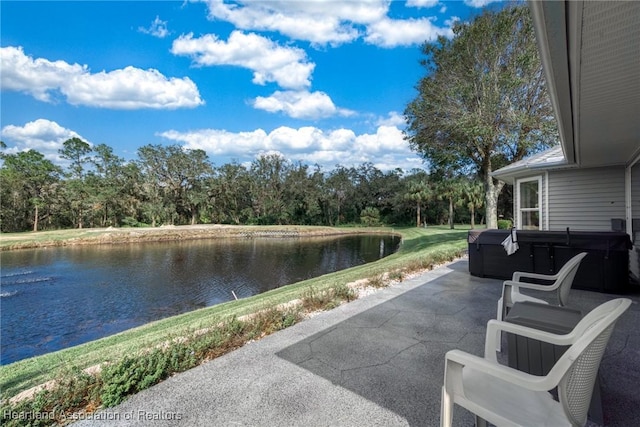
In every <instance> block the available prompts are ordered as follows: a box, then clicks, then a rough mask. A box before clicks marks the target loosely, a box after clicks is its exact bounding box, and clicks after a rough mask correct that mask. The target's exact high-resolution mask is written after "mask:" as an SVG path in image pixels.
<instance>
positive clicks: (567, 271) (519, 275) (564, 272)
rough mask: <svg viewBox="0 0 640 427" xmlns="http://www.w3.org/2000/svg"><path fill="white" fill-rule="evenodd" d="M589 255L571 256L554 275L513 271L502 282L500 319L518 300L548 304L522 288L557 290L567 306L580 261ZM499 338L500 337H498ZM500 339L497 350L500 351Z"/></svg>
mask: <svg viewBox="0 0 640 427" xmlns="http://www.w3.org/2000/svg"><path fill="white" fill-rule="evenodd" d="M585 256H587V253H586V252H581V253H579V254H578V255H576V256H574V257H573V258H571V259H570V260H569V261H567V262H566V263H565V265H563V266H562V268H561V269H560V270H559V271H558V272H557V273H556V274H553V275H548V274H537V273H526V272H521V271H516V272H515V273H513V277H512V278H511V280H506V281H505V282H504V283H503V284H502V296H501V297H500V299H499V300H498V315H497V319H498V320H504V318H505V316H506V315H507V313H508V311H509V309H510V308H511V307H513V304H515V303H517V302H523V301H530V302H536V303H539V304H548V302H547V301H545V300H543V299H540V298H535V297H532V296H531V295H527V294H523V293H521V292H520V290H521V289H530V290H535V291H545V292H553V291H555V292H556V296H557V298H558V305H560V306H565V305H567V302H568V301H569V292H570V291H571V285H572V284H573V279H574V278H575V277H576V273H577V272H578V267H580V262H581V261H582V259H583V258H584V257H585ZM523 279H537V280H545V281H547V282H553V283H551V284H549V285H540V284H536V283H528V282H523V281H522V280H523ZM498 338H499V337H498ZM500 346H501V343H500V339H498V342H497V347H496V350H497V351H500Z"/></svg>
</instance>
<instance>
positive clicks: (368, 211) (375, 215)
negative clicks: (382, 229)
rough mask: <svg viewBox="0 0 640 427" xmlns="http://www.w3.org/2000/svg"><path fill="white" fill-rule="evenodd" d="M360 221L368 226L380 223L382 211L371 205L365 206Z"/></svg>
mask: <svg viewBox="0 0 640 427" xmlns="http://www.w3.org/2000/svg"><path fill="white" fill-rule="evenodd" d="M360 222H361V223H362V224H363V225H365V226H367V227H373V226H376V225H380V211H379V210H378V209H376V208H371V207H369V208H364V209H363V210H362V212H360Z"/></svg>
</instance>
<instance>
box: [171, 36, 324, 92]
mask: <svg viewBox="0 0 640 427" xmlns="http://www.w3.org/2000/svg"><path fill="white" fill-rule="evenodd" d="M171 52H172V53H173V54H174V55H187V56H190V57H191V58H193V60H194V61H195V63H196V64H198V65H234V66H238V67H243V68H248V69H250V70H251V71H253V82H254V83H256V84H260V85H264V84H266V83H268V82H275V83H277V84H278V85H280V86H281V87H283V88H287V89H302V88H306V87H309V86H310V85H311V73H312V72H313V69H314V68H315V64H314V63H312V62H309V61H308V60H307V54H306V52H305V51H304V50H302V49H299V48H295V47H285V46H280V45H278V44H277V43H275V42H273V41H271V40H269V39H268V38H265V37H262V36H259V35H257V34H254V33H250V34H244V33H242V32H240V31H234V32H232V33H231V35H230V36H229V39H228V41H226V42H225V41H223V40H219V39H218V37H217V36H216V35H215V34H206V35H204V36H202V37H199V38H194V37H193V34H192V33H191V34H187V35H183V36H180V37H179V38H177V39H176V40H174V42H173V46H172V48H171Z"/></svg>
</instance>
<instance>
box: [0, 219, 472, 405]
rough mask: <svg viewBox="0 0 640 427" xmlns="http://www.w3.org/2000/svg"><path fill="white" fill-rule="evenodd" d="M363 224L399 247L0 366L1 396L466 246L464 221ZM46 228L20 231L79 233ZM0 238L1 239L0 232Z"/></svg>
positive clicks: (424, 264) (60, 235)
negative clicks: (390, 236) (453, 224)
mask: <svg viewBox="0 0 640 427" xmlns="http://www.w3.org/2000/svg"><path fill="white" fill-rule="evenodd" d="M264 229H268V230H277V229H278V228H277V227H264V228H253V229H252V230H264ZM280 229H284V227H280ZM322 230H325V231H326V232H327V234H330V232H331V231H332V230H335V229H330V228H324V229H323V228H321V227H314V232H317V233H321V232H322ZM339 230H341V232H342V233H345V232H348V233H357V232H361V231H363V230H365V229H357V228H355V229H346V228H345V229H339ZM366 230H367V231H369V232H381V233H397V234H400V235H401V236H402V244H401V246H400V249H399V250H398V252H396V253H395V254H393V255H390V256H388V257H386V258H383V259H381V260H378V261H376V262H373V263H369V264H365V265H361V266H357V267H352V268H349V269H347V270H342V271H339V272H335V273H331V274H327V275H324V276H320V277H316V278H313V279H308V280H305V281H302V282H298V283H295V284H291V285H288V286H283V287H281V288H278V289H274V290H271V291H269V292H266V293H263V294H259V295H255V296H252V297H249V298H244V299H240V300H237V301H231V302H227V303H223V304H219V305H216V306H213V307H207V308H203V309H200V310H196V311H192V312H189V313H185V314H181V315H178V316H174V317H170V318H166V319H162V320H158V321H155V322H152V323H149V324H147V325H144V326H140V327H137V328H134V329H130V330H127V331H124V332H121V333H118V334H115V335H112V336H109V337H105V338H102V339H99V340H96V341H92V342H89V343H85V344H81V345H78V346H75V347H71V348H67V349H64V350H60V351H57V352H54V353H49V354H45V355H42V356H37V357H33V358H30V359H26V360H21V361H18V362H15V363H12V364H9V365H5V366H0V390H1V391H2V397H3V398H7V397H11V396H14V395H16V394H17V393H19V392H21V391H23V390H26V389H29V388H31V387H33V386H36V385H39V384H42V383H44V382H46V381H49V380H51V379H54V378H56V377H58V376H59V374H60V372H62V371H64V370H67V371H68V370H70V369H84V368H87V367H90V366H94V365H98V364H101V363H104V362H107V361H117V360H119V359H121V358H122V357H124V356H125V355H131V354H136V353H139V352H140V351H141V350H142V349H148V348H153V347H154V346H158V345H159V344H161V343H165V342H167V341H169V340H171V339H173V338H176V337H181V336H185V335H189V334H190V333H193V332H194V331H197V330H200V329H203V328H209V327H212V326H215V325H218V324H219V323H220V322H222V321H226V320H228V319H230V318H233V317H240V316H243V315H247V314H252V313H256V312H258V311H260V310H265V309H268V308H270V307H273V306H275V305H278V304H281V303H286V302H289V301H293V300H296V299H299V298H301V297H302V296H303V295H304V294H305V292H309V289H313V290H316V291H322V290H326V289H331V288H333V287H335V286H339V285H344V284H347V283H351V282H354V281H356V280H359V279H366V278H369V279H371V278H374V277H377V276H380V275H382V274H384V273H391V272H399V273H404V272H409V271H417V270H421V269H427V268H430V266H432V265H434V264H437V263H440V262H443V261H448V260H451V259H453V258H455V257H457V256H460V255H461V254H463V253H464V251H465V250H466V248H467V240H466V236H467V232H468V230H469V227H463V226H457V228H456V229H454V230H451V229H449V228H448V227H429V228H426V229H422V228H400V229H398V228H396V229H391V228H377V229H366ZM75 231H76V233H82V234H83V235H85V234H86V233H89V232H87V231H81V230H75ZM50 233H51V234H50V235H48V236H45V237H42V236H39V233H22V234H23V235H24V234H30V235H32V236H34V237H35V238H39V239H40V240H42V241H45V240H47V239H49V241H51V240H52V239H69V238H78V237H79V236H78V235H77V234H74V233H73V231H61V232H50ZM24 238H25V236H22V237H20V238H16V239H15V240H14V242H15V241H16V240H19V239H24ZM2 240H3V244H4V243H5V242H4V240H5V236H3V238H2ZM23 241H24V240H23Z"/></svg>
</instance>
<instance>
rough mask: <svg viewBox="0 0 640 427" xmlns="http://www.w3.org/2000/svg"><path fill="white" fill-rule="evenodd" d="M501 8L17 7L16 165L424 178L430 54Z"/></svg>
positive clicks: (5, 66) (4, 134) (13, 66)
mask: <svg viewBox="0 0 640 427" xmlns="http://www.w3.org/2000/svg"><path fill="white" fill-rule="evenodd" d="M490 2H491V0H465V1H453V2H448V1H438V0H408V1H406V2H400V1H392V2H389V1H382V0H367V1H364V0H361V1H360V0H353V1H322V0H273V1H267V0H265V1H260V0H257V1H256V0H254V1H249V2H244V1H236V2H228V1H225V0H206V1H104V2H98V1H76V2H71V1H42V2H34V1H4V0H3V1H2V2H0V19H1V22H0V24H1V26H0V81H1V94H0V96H1V98H0V114H1V115H0V136H1V138H2V141H4V142H5V144H6V145H7V149H6V151H5V152H8V153H15V152H18V151H23V150H28V149H35V150H37V151H39V152H41V153H43V154H44V155H45V156H46V157H47V158H48V159H50V160H52V161H53V162H54V163H57V164H61V165H64V163H63V161H62V160H61V159H60V158H59V156H58V149H60V148H61V147H62V144H63V142H64V141H66V140H67V139H69V138H72V137H78V138H80V139H82V140H84V141H86V142H88V143H89V144H91V145H92V146H95V145H97V144H106V145H108V146H110V147H112V148H113V150H114V153H115V154H116V155H118V156H120V157H122V158H124V159H125V160H132V159H136V158H137V149H138V148H139V147H142V146H144V145H148V144H154V145H157V144H159V145H172V144H178V145H180V146H182V147H184V148H187V149H202V150H204V151H206V152H207V154H208V156H209V159H210V160H211V162H212V163H213V164H214V165H215V166H221V165H223V164H226V163H231V162H238V163H241V164H249V163H250V162H251V161H253V160H254V159H255V158H256V157H258V156H260V155H262V154H272V153H278V154H281V155H282V156H284V157H285V158H286V159H288V160H291V161H300V162H303V163H305V164H309V165H316V164H317V165H320V166H321V167H323V169H325V170H331V169H333V168H334V167H335V166H336V165H342V166H346V167H351V166H358V165H361V164H362V163H365V162H371V163H372V164H373V165H374V166H375V167H377V168H379V169H381V170H384V171H388V170H392V169H395V168H401V169H403V170H405V171H409V170H411V169H413V168H424V167H425V165H424V162H423V160H422V159H421V158H420V157H419V156H418V155H417V154H416V153H414V152H413V151H412V150H411V149H410V147H409V144H408V142H407V141H406V140H405V139H404V135H403V130H404V129H405V126H406V123H405V121H404V118H403V111H404V109H405V107H406V105H407V104H408V103H409V102H410V101H411V100H412V99H414V98H415V97H416V95H417V91H416V89H415V87H416V85H417V83H418V81H419V80H420V78H421V77H423V76H424V75H425V69H424V68H423V67H422V66H421V65H420V60H421V59H423V58H424V56H423V55H422V53H421V50H420V46H421V45H422V44H423V43H424V42H425V41H426V42H431V41H434V40H436V39H437V37H438V36H439V35H443V36H445V37H451V36H452V31H451V26H452V25H453V23H454V22H455V21H456V20H462V21H468V20H470V19H471V18H472V17H473V16H474V15H477V14H479V13H481V12H482V9H483V8H486V7H498V6H496V4H495V3H494V4H488V3H490Z"/></svg>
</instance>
